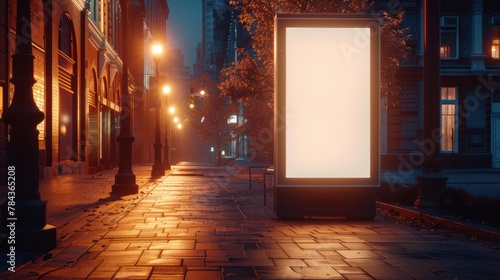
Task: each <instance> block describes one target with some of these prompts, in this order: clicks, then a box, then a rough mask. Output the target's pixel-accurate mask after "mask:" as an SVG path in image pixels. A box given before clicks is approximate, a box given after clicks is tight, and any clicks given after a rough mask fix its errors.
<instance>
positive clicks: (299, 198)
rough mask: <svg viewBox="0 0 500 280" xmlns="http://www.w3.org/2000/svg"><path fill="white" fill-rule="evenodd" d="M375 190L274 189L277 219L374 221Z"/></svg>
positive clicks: (346, 188)
mask: <svg viewBox="0 0 500 280" xmlns="http://www.w3.org/2000/svg"><path fill="white" fill-rule="evenodd" d="M376 190H377V188H374V187H334V188H328V187H277V188H276V196H275V197H276V201H275V204H274V205H275V209H274V210H275V213H276V216H277V218H278V219H305V218H346V219H354V220H373V218H374V217H375V214H376V206H375V195H376Z"/></svg>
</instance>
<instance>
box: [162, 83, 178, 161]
mask: <svg viewBox="0 0 500 280" xmlns="http://www.w3.org/2000/svg"><path fill="white" fill-rule="evenodd" d="M169 93H170V87H169V86H164V87H163V94H164V95H165V106H167V105H168V94H169ZM172 111H175V108H174V107H170V108H169V112H171V113H172ZM165 118H166V119H165V146H163V168H164V169H165V170H170V169H172V167H171V166H170V156H169V154H168V153H169V150H170V147H169V145H168V113H167V115H166V117H165Z"/></svg>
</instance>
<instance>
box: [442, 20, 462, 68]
mask: <svg viewBox="0 0 500 280" xmlns="http://www.w3.org/2000/svg"><path fill="white" fill-rule="evenodd" d="M440 55H441V57H442V58H458V17H449V16H448V17H441V46H440Z"/></svg>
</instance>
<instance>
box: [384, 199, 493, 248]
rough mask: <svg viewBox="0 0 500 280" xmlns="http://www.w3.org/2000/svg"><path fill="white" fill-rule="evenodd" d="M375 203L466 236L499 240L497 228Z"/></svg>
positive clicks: (427, 212) (428, 212) (388, 209)
mask: <svg viewBox="0 0 500 280" xmlns="http://www.w3.org/2000/svg"><path fill="white" fill-rule="evenodd" d="M376 204H377V208H378V209H380V210H386V211H393V212H397V213H399V214H400V215H402V216H404V217H406V218H415V219H420V220H422V221H425V222H433V223H437V224H441V225H442V226H443V227H445V228H447V229H450V230H453V231H455V232H458V233H461V234H464V235H465V236H467V237H473V238H479V239H482V240H485V241H491V242H500V229H497V228H493V227H489V226H481V225H478V224H472V223H467V222H465V221H460V220H458V219H456V220H455V219H453V218H451V217H448V218H443V217H438V216H437V215H438V213H435V212H431V211H425V210H423V211H422V210H420V211H419V210H417V209H410V208H407V207H403V206H395V205H392V204H387V203H384V202H379V201H377V202H376Z"/></svg>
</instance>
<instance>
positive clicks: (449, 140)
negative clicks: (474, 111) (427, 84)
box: [441, 87, 458, 152]
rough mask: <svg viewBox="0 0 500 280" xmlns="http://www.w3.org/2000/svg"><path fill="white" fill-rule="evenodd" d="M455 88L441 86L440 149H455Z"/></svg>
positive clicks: (447, 150)
mask: <svg viewBox="0 0 500 280" xmlns="http://www.w3.org/2000/svg"><path fill="white" fill-rule="evenodd" d="M457 102H458V100H457V88H455V87H443V88H441V151H442V152H455V151H457V145H456V142H457V137H456V135H457V129H456V128H457Z"/></svg>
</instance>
